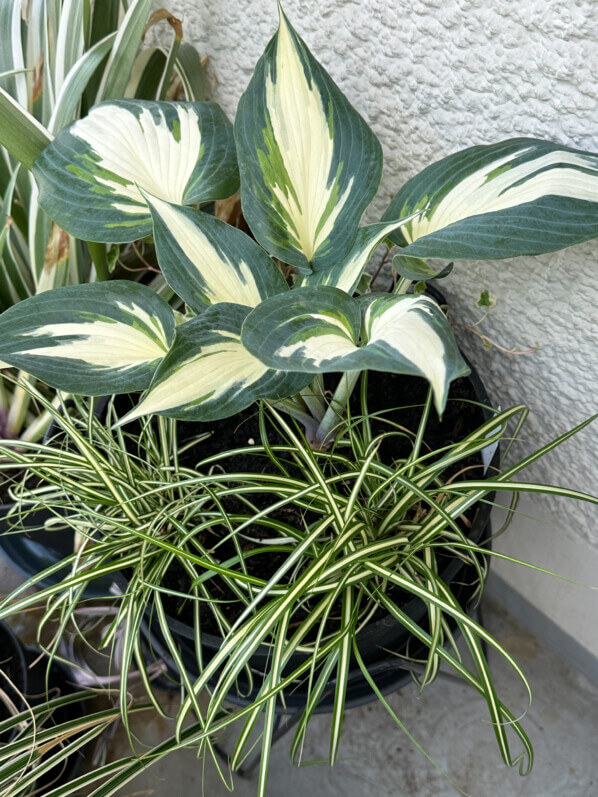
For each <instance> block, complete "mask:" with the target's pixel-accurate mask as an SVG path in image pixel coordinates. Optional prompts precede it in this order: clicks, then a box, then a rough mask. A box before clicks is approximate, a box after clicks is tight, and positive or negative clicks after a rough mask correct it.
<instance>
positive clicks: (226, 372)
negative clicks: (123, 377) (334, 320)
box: [121, 303, 309, 423]
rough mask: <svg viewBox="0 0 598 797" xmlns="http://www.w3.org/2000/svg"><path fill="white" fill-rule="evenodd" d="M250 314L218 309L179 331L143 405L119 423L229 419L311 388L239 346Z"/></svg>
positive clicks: (234, 307)
mask: <svg viewBox="0 0 598 797" xmlns="http://www.w3.org/2000/svg"><path fill="white" fill-rule="evenodd" d="M248 312H249V309H248V308H247V307H240V306H239V305H236V304H224V303H221V304H217V305H212V306H211V307H208V308H207V310H205V311H204V312H203V313H202V314H201V315H199V316H197V317H196V318H192V319H191V320H190V321H187V322H186V323H184V324H182V325H181V326H179V327H177V331H176V338H175V341H174V344H173V346H172V349H171V350H170V352H169V353H168V355H167V356H166V357H165V358H164V360H162V362H161V363H160V365H159V367H158V369H157V371H156V373H155V376H154V379H153V381H152V384H151V386H150V389H149V391H148V393H147V395H146V396H145V397H144V398H143V400H142V401H141V403H140V404H139V405H138V406H137V407H136V408H135V409H134V410H133V411H132V412H130V413H129V414H128V415H127V416H125V418H123V419H122V421H121V423H127V422H128V421H130V420H133V419H134V418H138V417H140V416H141V415H149V414H153V413H156V414H158V415H167V416H169V417H171V418H180V419H182V420H197V421H211V420H216V419H218V418H227V417H228V416H230V415H234V414H235V413H236V412H240V411H241V410H242V409H245V407H248V406H249V405H250V404H253V402H254V401H256V400H257V399H258V398H283V397H286V396H290V395H293V394H294V393H298V392H299V390H301V389H302V388H304V387H305V385H306V384H307V383H308V382H309V377H306V376H305V374H297V373H283V372H281V371H275V370H272V369H270V368H268V367H267V366H266V365H264V364H263V363H262V362H261V361H260V360H258V359H257V358H256V357H254V356H253V355H252V354H250V353H249V352H248V351H247V349H246V348H245V347H244V346H243V344H242V343H241V326H242V324H243V321H244V319H245V317H246V316H247V313H248Z"/></svg>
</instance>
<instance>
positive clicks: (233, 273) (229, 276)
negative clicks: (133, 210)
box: [145, 194, 288, 310]
mask: <svg viewBox="0 0 598 797" xmlns="http://www.w3.org/2000/svg"><path fill="white" fill-rule="evenodd" d="M145 198H146V200H147V203H148V205H149V207H150V210H151V212H152V216H153V220H154V240H155V244H156V254H157V256H158V262H159V263H160V268H161V269H162V272H163V274H164V276H165V277H166V280H167V281H168V283H169V285H170V286H171V288H173V289H174V290H175V291H176V292H177V293H178V295H179V296H180V297H181V298H182V299H184V300H185V302H187V304H188V305H189V306H190V307H192V308H193V309H194V310H203V309H204V307H205V305H206V304H217V303H218V302H232V303H234V304H242V305H246V306H247V307H256V306H257V305H258V304H259V303H260V302H261V301H263V300H264V299H266V298H267V297H268V296H274V295H275V294H277V293H282V292H283V291H287V290H288V285H287V283H286V282H285V279H284V277H283V276H282V274H281V272H280V269H279V268H278V267H277V266H276V265H275V264H274V261H273V260H272V259H271V258H270V257H269V256H268V255H267V254H266V253H265V252H264V250H263V249H262V248H261V246H258V244H256V243H255V241H253V240H252V239H251V238H250V237H249V236H248V235H245V233H244V232H242V231H241V230H238V229H236V228H235V227H231V225H230V224H226V223H225V222H223V221H220V219H217V218H214V217H213V216H210V215H208V214H207V213H202V212H201V211H197V210H193V209H192V208H183V207H180V206H176V205H171V204H170V203H169V202H165V201H164V200H162V199H157V198H156V197H152V196H149V195H148V194H146V195H145Z"/></svg>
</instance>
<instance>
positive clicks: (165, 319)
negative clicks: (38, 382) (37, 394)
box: [0, 280, 174, 396]
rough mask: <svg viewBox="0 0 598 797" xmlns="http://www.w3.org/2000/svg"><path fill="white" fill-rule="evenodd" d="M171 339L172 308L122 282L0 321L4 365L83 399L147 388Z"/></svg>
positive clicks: (45, 300) (70, 290)
mask: <svg viewBox="0 0 598 797" xmlns="http://www.w3.org/2000/svg"><path fill="white" fill-rule="evenodd" d="M173 338H174V314H173V312H172V310H171V309H170V307H169V306H168V304H167V303H166V302H165V301H164V300H163V299H161V298H160V297H159V296H158V295H157V294H156V293H155V292H154V291H152V290H151V289H150V288H146V287H145V286H144V285H138V284H137V283H135V282H128V281H124V280H122V281H121V280H114V281H113V282H103V283H93V284H90V285H74V286H69V287H66V288H57V289H56V290H53V291H47V292H46V293H41V294H39V295H37V296H32V297H31V298H30V299H26V300H25V301H23V302H19V304H16V305H15V306H14V307H11V308H10V309H9V310H6V312H4V313H2V315H1V316H0V359H1V360H3V361H5V362H7V363H10V365H13V366H16V367H17V368H20V369H22V370H24V371H26V372H27V373H30V374H32V375H33V376H35V377H37V378H39V379H42V380H43V381H44V382H46V383H47V384H48V385H51V386H52V387H56V388H59V389H61V390H67V391H68V392H70V393H79V394H81V395H84V396H101V395H105V394H106V393H123V392H128V391H130V390H142V389H143V388H146V387H147V386H148V385H149V383H150V381H151V378H152V376H153V373H154V371H155V369H156V365H157V364H158V362H159V361H160V360H161V359H162V358H163V357H164V356H165V354H166V352H167V351H168V349H169V347H170V344H171V343H172V340H173Z"/></svg>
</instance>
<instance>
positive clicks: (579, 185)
mask: <svg viewBox="0 0 598 797" xmlns="http://www.w3.org/2000/svg"><path fill="white" fill-rule="evenodd" d="M531 150H532V147H531V146H529V147H526V148H523V149H520V150H517V151H516V152H513V153H510V154H509V155H506V156H504V157H502V158H498V159H497V160H494V161H492V162H491V163H488V164H485V165H484V166H483V167H482V168H480V169H477V170H476V171H475V172H473V173H472V174H470V175H469V176H468V177H466V178H465V179H463V180H461V181H460V182H459V183H458V184H457V185H455V186H454V187H453V188H451V190H450V191H449V192H448V193H447V194H445V196H444V197H443V198H442V199H441V200H440V202H439V203H438V205H436V206H435V207H433V208H431V209H430V210H429V211H428V212H427V213H426V212H424V213H423V214H422V215H421V216H420V217H419V218H416V219H415V220H414V221H412V222H411V223H410V224H408V225H406V226H405V227H403V228H402V232H403V235H404V236H405V239H406V241H407V242H408V243H412V242H413V241H415V240H417V239H418V238H421V237H422V236H424V235H429V234H430V233H433V232H436V231H437V230H441V229H443V228H444V227H447V226H448V225H449V224H453V223H455V222H457V221H461V220H462V219H466V218H469V217H471V216H475V215H479V214H482V213H493V212H496V211H500V210H507V209H508V208H513V207H516V206H517V205H522V204H525V203H527V202H533V201H535V200H537V199H541V198H542V197H544V196H549V195H553V196H560V197H564V198H568V199H581V200H586V201H588V202H598V169H597V167H596V159H595V158H594V159H592V158H590V157H588V156H587V155H584V154H583V153H575V152H568V151H566V150H554V151H553V152H549V153H547V154H545V155H541V156H539V157H537V158H531V159H528V160H526V161H524V162H523V163H520V164H518V165H516V166H510V164H511V163H512V161H514V160H516V159H519V158H521V156H525V155H526V153H528V152H530V151H531ZM581 169H586V170H591V171H592V172H593V173H592V174H588V173H587V171H580V170H581ZM495 172H496V174H494V173H495Z"/></svg>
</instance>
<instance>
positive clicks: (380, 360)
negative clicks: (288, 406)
mask: <svg viewBox="0 0 598 797" xmlns="http://www.w3.org/2000/svg"><path fill="white" fill-rule="evenodd" d="M360 336H361V340H362V345H360V340H359V339H360ZM242 339H243V343H244V344H245V346H246V347H247V348H248V349H249V351H250V352H252V353H253V354H255V356H256V357H259V358H260V360H263V362H264V363H266V365H269V366H270V367H272V368H280V369H288V370H297V371H306V372H308V373H320V372H327V371H363V370H366V369H371V370H374V371H390V372H392V373H398V374H412V375H415V376H424V377H426V379H428V380H429V382H430V384H431V385H432V388H433V391H434V400H435V404H436V407H437V409H438V412H439V413H440V412H442V410H443V408H444V405H445V402H446V396H447V392H448V386H449V384H450V382H451V381H452V380H453V379H455V378H456V377H457V376H460V375H462V374H466V373H468V370H469V369H468V367H467V365H466V364H465V362H464V360H463V358H462V357H461V355H460V354H459V350H458V348H457V345H456V343H455V340H454V338H453V335H452V332H451V328H450V325H449V323H448V321H447V320H446V318H445V316H444V314H443V313H442V311H441V310H440V308H439V307H438V305H437V304H436V303H435V302H434V301H433V300H432V299H428V298H427V297H414V296H388V295H387V294H368V295H365V296H362V297H359V299H357V300H356V299H353V298H351V297H350V296H349V295H348V294H346V293H344V291H341V290H338V289H337V288H330V287H324V286H319V287H317V288H316V287H313V288H309V287H306V288H297V289H296V290H294V291H292V292H291V294H290V296H289V297H286V296H275V297H273V298H272V299H267V300H266V301H265V302H264V303H263V304H262V305H260V306H259V307H258V308H257V309H256V310H253V311H252V312H251V313H250V314H249V316H248V317H247V320H246V321H245V324H244V325H243V336H242Z"/></svg>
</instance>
